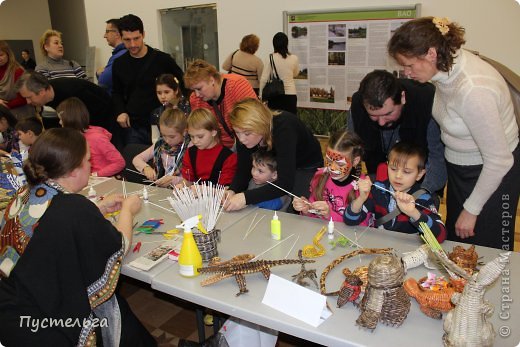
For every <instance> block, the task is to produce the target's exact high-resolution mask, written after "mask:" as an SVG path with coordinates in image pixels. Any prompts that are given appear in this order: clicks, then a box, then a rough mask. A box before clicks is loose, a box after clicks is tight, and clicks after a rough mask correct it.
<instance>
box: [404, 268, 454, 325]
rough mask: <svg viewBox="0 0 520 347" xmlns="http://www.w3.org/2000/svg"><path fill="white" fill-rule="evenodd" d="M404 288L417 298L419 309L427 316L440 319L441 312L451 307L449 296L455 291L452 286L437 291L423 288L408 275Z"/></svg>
mask: <svg viewBox="0 0 520 347" xmlns="http://www.w3.org/2000/svg"><path fill="white" fill-rule="evenodd" d="M404 290H405V291H406V293H408V295H410V296H411V297H413V298H415V300H417V302H418V303H419V305H420V306H419V307H420V309H421V311H422V312H423V313H424V314H425V315H427V316H428V317H431V318H434V319H441V318H442V313H443V312H448V311H449V310H451V309H452V308H453V304H452V303H451V297H452V295H453V294H454V293H455V288H454V287H453V286H449V287H448V288H445V289H442V290H439V291H431V290H425V289H423V288H422V287H421V285H420V284H419V283H418V282H417V281H416V280H415V279H413V278H411V277H410V278H408V279H407V280H406V281H405V282H404Z"/></svg>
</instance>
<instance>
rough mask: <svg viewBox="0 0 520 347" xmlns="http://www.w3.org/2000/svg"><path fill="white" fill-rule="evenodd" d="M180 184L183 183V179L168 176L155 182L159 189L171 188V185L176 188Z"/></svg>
mask: <svg viewBox="0 0 520 347" xmlns="http://www.w3.org/2000/svg"><path fill="white" fill-rule="evenodd" d="M180 182H182V177H179V176H170V175H166V176H163V177H161V178H159V179H158V180H157V181H156V182H155V184H156V185H157V186H159V187H163V188H165V187H169V186H170V185H172V186H174V185H176V184H177V183H180Z"/></svg>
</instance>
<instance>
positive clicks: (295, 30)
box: [284, 5, 418, 110]
mask: <svg viewBox="0 0 520 347" xmlns="http://www.w3.org/2000/svg"><path fill="white" fill-rule="evenodd" d="M417 13H418V5H414V6H412V7H408V8H398V9H382V10H344V11H343V12H342V11H334V12H317V13H309V12H307V13H290V12H285V13H284V20H285V23H284V26H285V29H286V33H287V36H288V37H289V51H290V52H291V53H293V54H295V55H297V56H298V59H299V61H300V73H299V75H298V77H297V78H296V91H297V95H298V107H304V108H320V109H332V110H347V109H348V108H349V107H350V103H349V101H350V97H351V96H352V94H353V93H354V92H356V91H357V90H358V88H359V82H360V81H361V79H362V78H363V77H364V76H365V75H366V74H367V73H368V72H370V71H372V70H374V69H385V70H389V71H396V72H398V71H399V66H398V65H397V64H396V63H395V62H394V61H393V60H392V59H391V58H390V57H389V56H388V54H387V43H388V40H389V39H390V37H391V35H392V34H393V32H394V31H395V30H396V29H397V28H398V27H399V26H401V24H403V23H404V22H406V21H408V20H411V19H413V18H415V17H416V16H417Z"/></svg>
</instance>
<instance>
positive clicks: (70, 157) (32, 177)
mask: <svg viewBox="0 0 520 347" xmlns="http://www.w3.org/2000/svg"><path fill="white" fill-rule="evenodd" d="M86 155H87V140H86V139H85V136H83V135H82V134H81V133H80V132H79V131H77V130H74V129H68V128H53V129H49V130H47V131H44V132H43V133H42V134H41V135H40V136H38V139H37V140H36V141H35V142H34V144H33V145H32V146H31V150H30V151H29V158H28V159H27V161H26V162H25V164H24V166H23V169H24V172H25V174H26V176H27V181H28V182H29V184H30V185H32V186H34V185H37V184H40V183H43V182H45V181H47V180H48V179H57V178H60V177H63V176H65V175H66V174H68V173H69V172H71V171H72V170H74V169H76V168H78V167H80V166H81V164H82V162H83V159H84V158H85V156H86Z"/></svg>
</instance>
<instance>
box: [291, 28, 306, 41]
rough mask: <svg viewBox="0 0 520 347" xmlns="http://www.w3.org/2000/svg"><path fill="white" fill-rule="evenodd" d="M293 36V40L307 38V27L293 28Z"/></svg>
mask: <svg viewBox="0 0 520 347" xmlns="http://www.w3.org/2000/svg"><path fill="white" fill-rule="evenodd" d="M291 36H292V37H293V39H299V38H307V27H299V26H293V27H292V28H291Z"/></svg>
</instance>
